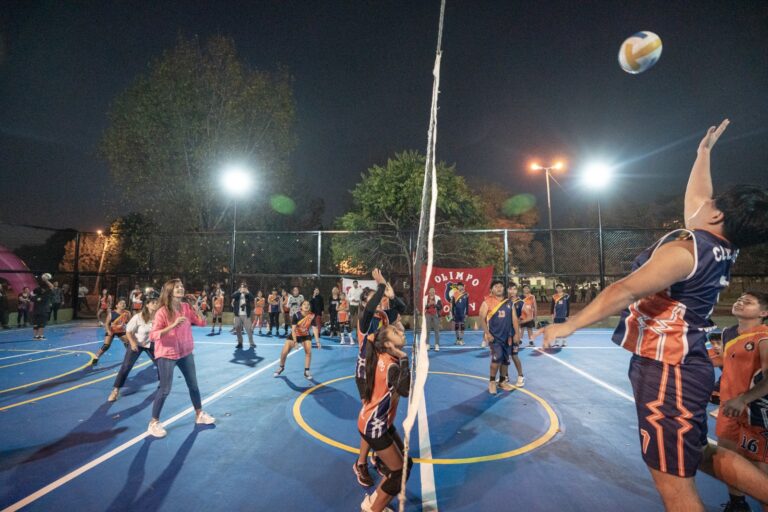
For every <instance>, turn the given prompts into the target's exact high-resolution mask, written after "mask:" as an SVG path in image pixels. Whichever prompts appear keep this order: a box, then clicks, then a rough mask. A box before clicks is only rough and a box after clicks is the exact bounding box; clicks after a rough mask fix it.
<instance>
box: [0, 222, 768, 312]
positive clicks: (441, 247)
mask: <svg viewBox="0 0 768 512" xmlns="http://www.w3.org/2000/svg"><path fill="white" fill-rule="evenodd" d="M664 233H665V230H661V229H613V228H611V229H604V230H602V232H600V231H598V230H597V229H554V230H552V232H551V233H550V231H549V230H547V229H508V230H503V229H496V230H493V229H492V230H454V231H450V232H437V233H436V235H435V238H434V245H435V265H436V266H442V267H462V266H472V267H479V266H489V265H490V266H492V267H493V269H494V275H495V276H497V277H499V278H502V279H505V278H506V279H512V280H514V281H517V282H528V283H531V284H532V285H533V286H534V288H536V289H537V290H540V293H542V294H545V293H547V290H551V289H552V288H553V286H554V283H555V282H563V283H565V284H566V285H567V286H568V287H569V289H571V290H572V292H573V294H574V295H575V297H574V299H575V300H576V301H579V300H583V301H586V300H589V298H590V295H591V294H593V293H595V292H596V288H597V287H598V285H599V283H601V282H606V283H610V282H611V281H613V280H615V279H617V278H621V277H623V276H625V275H627V274H628V273H629V272H630V270H631V265H632V261H633V259H634V258H635V256H636V255H637V254H638V253H639V252H640V251H642V250H643V249H645V248H646V247H648V246H649V245H651V244H652V243H654V242H655V241H656V240H658V239H659V238H660V237H661V236H662V235H663V234H664ZM601 236H602V244H601V243H600V242H601ZM415 247H416V239H415V233H412V232H348V231H301V232H288V231H282V232H264V231H258V232H257V231H241V232H237V233H232V232H211V233H84V232H77V231H74V230H54V229H49V228H45V227H40V226H29V225H23V226H20V225H8V224H0V283H3V284H4V285H5V286H4V289H5V292H4V294H5V295H6V297H7V298H8V300H9V305H8V308H9V309H10V310H12V311H14V308H15V300H16V296H17V295H18V294H19V293H20V292H21V291H22V289H23V287H24V286H29V287H34V286H37V277H38V276H39V275H40V274H42V273H44V272H49V273H51V274H53V276H54V281H57V282H58V286H59V287H61V288H62V289H63V291H64V294H63V295H64V300H65V303H64V304H63V307H65V308H66V307H69V308H74V309H75V316H78V313H79V315H80V316H91V315H94V314H95V311H96V302H97V296H98V293H99V290H102V289H107V290H108V291H109V293H110V294H112V295H114V296H115V297H126V296H127V295H128V294H129V293H130V290H132V289H133V287H134V286H135V285H136V284H139V285H140V286H141V287H142V288H144V287H148V286H152V287H155V288H159V287H160V286H161V285H162V283H163V282H165V281H166V280H168V279H170V278H173V277H180V278H182V279H183V280H184V282H185V285H186V286H187V288H188V289H190V290H195V291H199V290H203V289H204V288H206V287H208V286H210V285H211V284H212V283H216V282H218V283H221V284H222V286H223V287H224V289H225V290H229V289H231V288H233V287H234V285H235V283H237V282H239V281H240V280H246V281H247V282H248V283H249V284H250V287H251V288H252V289H254V290H263V291H265V293H266V292H269V291H270V290H271V289H272V288H277V289H278V290H279V289H280V288H290V287H293V286H299V287H300V289H301V290H302V292H303V293H305V295H306V294H310V293H311V289H312V288H314V287H319V288H320V289H321V291H322V293H323V294H324V295H326V296H327V295H328V294H329V291H330V289H331V288H332V287H333V286H335V285H337V284H338V281H339V279H340V278H341V277H355V276H360V277H363V278H364V277H366V276H367V275H369V273H370V270H371V269H372V268H374V267H380V268H382V269H384V271H385V272H386V274H387V276H388V277H389V278H390V279H391V280H392V281H393V282H394V283H395V287H396V289H400V290H407V289H409V288H410V287H411V285H412V283H411V280H410V268H411V265H412V261H413V252H414V250H415ZM233 248H234V250H233ZM601 260H602V265H601ZM766 275H768V247H766V246H765V245H762V246H755V247H751V248H748V249H746V250H743V251H741V253H740V254H739V258H738V261H737V263H736V265H735V267H734V273H733V277H734V279H733V282H734V287H733V288H734V293H739V292H741V291H743V290H744V289H748V288H750V287H755V286H756V287H764V282H765V278H766ZM404 295H405V296H406V297H408V296H409V295H410V292H406V293H405V294H404ZM78 296H80V298H79V299H78Z"/></svg>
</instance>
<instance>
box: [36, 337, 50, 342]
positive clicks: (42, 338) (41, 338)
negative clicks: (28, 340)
mask: <svg viewBox="0 0 768 512" xmlns="http://www.w3.org/2000/svg"><path fill="white" fill-rule="evenodd" d="M37 339H39V340H40V341H42V340H46V339H48V338H46V337H45V336H40V337H38V338H37Z"/></svg>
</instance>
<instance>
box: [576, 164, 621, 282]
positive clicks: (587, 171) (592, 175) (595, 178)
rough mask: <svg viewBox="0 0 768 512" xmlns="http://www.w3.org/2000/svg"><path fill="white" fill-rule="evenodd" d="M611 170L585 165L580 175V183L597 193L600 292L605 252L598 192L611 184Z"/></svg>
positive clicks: (603, 278) (595, 165) (603, 280)
mask: <svg viewBox="0 0 768 512" xmlns="http://www.w3.org/2000/svg"><path fill="white" fill-rule="evenodd" d="M612 176H613V168H612V167H611V166H610V165H608V164H605V163H602V162H594V163H591V164H589V165H587V166H586V167H585V168H584V172H583V173H582V176H581V178H582V182H583V183H584V185H586V186H587V187H589V188H591V189H593V190H596V191H597V240H598V261H599V264H600V291H602V290H604V289H605V251H604V245H603V215H602V212H601V210H600V191H602V190H603V189H604V188H605V187H607V186H608V184H609V183H610V182H611V178H612Z"/></svg>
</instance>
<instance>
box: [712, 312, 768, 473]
mask: <svg viewBox="0 0 768 512" xmlns="http://www.w3.org/2000/svg"><path fill="white" fill-rule="evenodd" d="M761 342H762V343H768V326H766V325H759V326H757V327H755V328H752V329H749V330H746V331H744V332H741V333H739V331H738V326H732V327H727V328H725V329H723V355H722V357H723V375H722V377H721V379H720V401H721V403H724V402H727V401H728V400H730V399H732V398H736V397H738V396H739V395H742V394H744V393H746V392H747V391H749V390H750V389H751V388H753V387H754V386H755V385H757V383H759V382H760V381H762V379H763V366H762V361H761V360H760V350H759V345H760V343H761ZM716 432H717V437H718V439H722V438H725V439H729V440H731V441H733V442H734V443H736V444H737V446H738V450H739V452H740V453H741V454H743V455H744V456H745V457H746V458H748V459H751V460H754V461H757V462H763V463H768V396H764V397H762V398H761V399H758V400H755V401H754V402H751V403H749V404H748V405H747V411H746V412H745V413H744V414H743V415H742V416H740V417H736V418H734V417H727V416H724V415H722V414H720V415H718V417H717V427H716Z"/></svg>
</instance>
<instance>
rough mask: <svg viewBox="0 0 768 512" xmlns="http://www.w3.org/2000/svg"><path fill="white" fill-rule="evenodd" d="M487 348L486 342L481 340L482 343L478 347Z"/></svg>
mask: <svg viewBox="0 0 768 512" xmlns="http://www.w3.org/2000/svg"><path fill="white" fill-rule="evenodd" d="M487 346H488V342H487V341H485V340H483V342H482V343H481V344H480V347H482V348H485V347H487Z"/></svg>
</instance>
